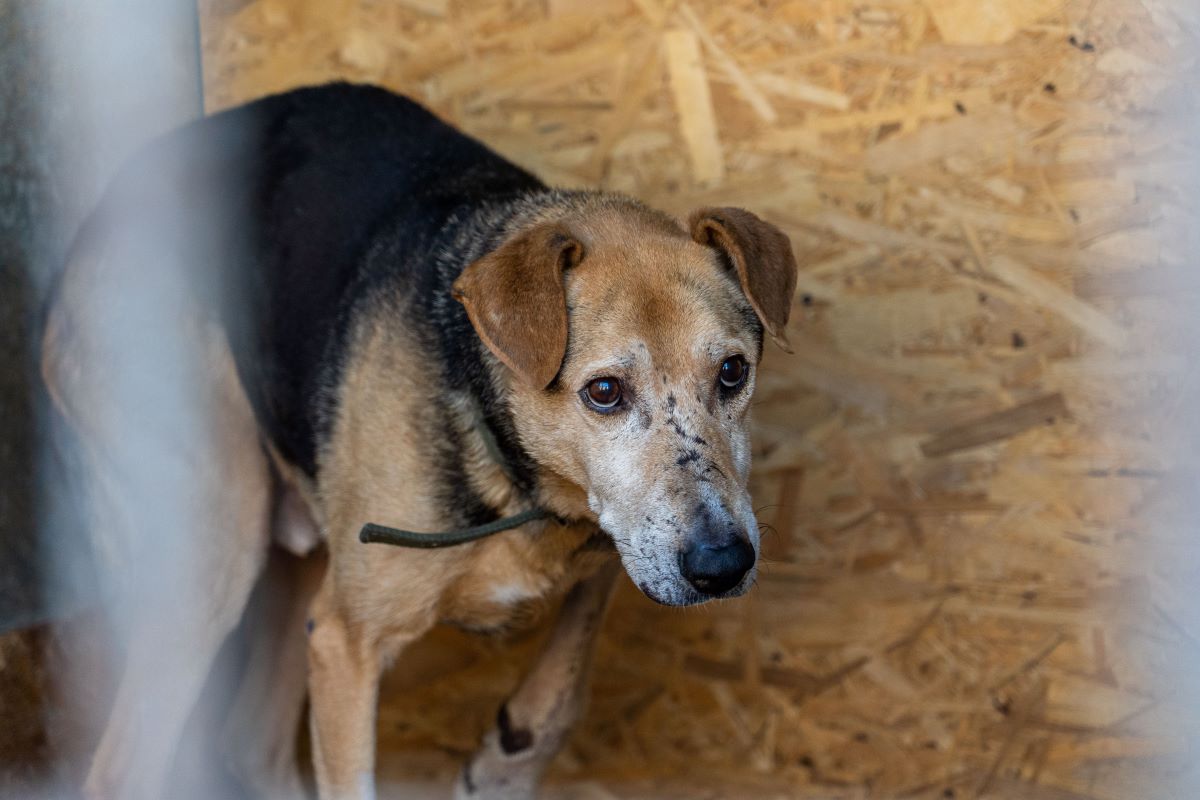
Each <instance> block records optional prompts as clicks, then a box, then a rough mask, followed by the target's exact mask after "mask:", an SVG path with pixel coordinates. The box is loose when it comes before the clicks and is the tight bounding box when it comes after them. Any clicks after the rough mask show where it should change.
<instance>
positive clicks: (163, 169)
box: [91, 84, 543, 476]
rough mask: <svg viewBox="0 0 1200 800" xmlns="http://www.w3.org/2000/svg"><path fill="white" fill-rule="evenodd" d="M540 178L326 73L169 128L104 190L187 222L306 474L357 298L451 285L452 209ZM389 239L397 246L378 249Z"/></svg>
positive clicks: (152, 219) (196, 268)
mask: <svg viewBox="0 0 1200 800" xmlns="http://www.w3.org/2000/svg"><path fill="white" fill-rule="evenodd" d="M541 188H543V187H542V184H541V183H540V182H538V180H537V179H536V178H534V177H533V176H532V175H530V174H529V173H527V172H525V171H524V170H521V169H520V168H518V167H516V166H514V165H513V164H511V163H509V162H508V161H506V160H504V159H503V158H501V157H500V156H498V155H496V154H495V153H493V152H492V151H491V150H489V149H488V148H486V147H485V146H483V145H482V144H480V143H479V142H477V141H475V140H474V139H471V138H469V137H467V136H465V135H463V134H461V133H459V132H458V131H456V130H455V129H454V128H452V127H450V126H448V125H446V124H445V123H443V122H441V121H439V120H438V119H437V118H436V117H434V116H433V115H432V114H430V113H429V112H428V111H426V110H425V109H424V108H422V107H421V106H419V105H418V104H416V103H414V102H412V101H410V100H408V99H406V98H403V97H400V96H398V95H394V94H391V93H389V92H387V91H385V90H382V89H378V88H374V87H368V86H355V85H349V84H330V85H327V86H322V87H316V88H308V89H299V90H295V91H292V92H287V93H285V94H281V95H275V96H272V97H267V98H264V99H262V100H259V101H256V102H253V103H250V104H248V105H245V106H241V107H238V108H235V109H232V110H229V111H226V112H223V113H219V114H216V115H214V116H212V117H208V118H206V119H203V120H200V121H198V122H196V123H194V124H192V125H190V126H188V127H186V128H184V129H182V130H180V131H177V132H175V133H173V134H170V135H168V136H166V137H163V139H161V140H159V141H158V142H157V143H156V144H154V145H153V146H152V147H151V148H149V150H148V151H147V152H146V153H144V154H143V155H142V156H141V157H139V158H138V159H135V160H134V161H133V162H132V163H131V164H130V165H129V166H128V167H127V168H126V169H125V170H124V173H123V175H122V176H120V177H119V178H118V180H117V181H116V182H115V183H114V187H113V189H112V190H111V191H110V195H109V198H108V199H107V200H106V205H107V206H108V207H109V209H108V212H107V214H108V215H111V214H112V213H113V212H114V209H116V210H118V211H117V213H124V214H125V215H126V216H125V217H119V218H118V219H117V222H118V224H128V217H129V215H136V216H137V218H138V219H139V220H140V221H141V223H142V224H143V225H145V226H148V227H152V226H155V225H159V226H171V227H173V228H175V229H176V234H175V237H174V238H175V239H176V241H177V242H180V243H181V247H182V252H181V253H178V254H176V256H177V257H180V256H181V259H180V260H181V261H182V263H181V264H180V266H181V268H182V269H183V270H185V271H186V272H188V273H189V274H190V275H191V276H192V277H189V278H188V280H189V281H192V280H193V278H194V277H195V276H196V275H200V276H201V279H200V280H199V282H198V283H192V284H190V285H194V286H196V287H197V288H198V290H199V291H200V292H201V293H202V294H204V295H207V296H208V299H209V300H211V301H212V303H213V305H210V306H209V307H211V308H214V309H218V308H219V313H220V315H221V319H222V322H223V325H224V327H225V329H226V331H227V333H228V336H229V340H230V345H231V347H232V350H233V353H234V357H235V360H236V363H237V368H238V372H239V375H240V377H241V380H242V383H243V385H244V387H245V389H246V392H247V394H248V396H249V398H250V402H251V404H252V405H253V407H254V410H255V413H256V414H257V416H258V418H259V421H260V423H261V424H262V425H263V427H264V429H265V431H266V433H267V434H268V436H270V438H271V439H272V441H273V442H274V444H275V446H276V447H277V449H278V450H279V452H280V454H281V455H282V456H284V457H285V458H286V459H288V460H289V461H291V462H292V463H294V464H296V465H297V466H299V467H300V468H302V469H303V470H304V471H305V472H306V473H308V474H309V475H310V476H311V475H314V474H315V472H316V461H317V449H318V446H319V441H320V439H321V438H322V434H323V432H322V431H321V430H319V427H320V425H321V424H322V423H321V419H322V416H323V415H322V413H321V410H320V409H321V406H322V403H323V402H324V400H323V399H322V394H323V392H325V391H326V387H327V386H328V385H329V384H330V383H331V382H336V380H337V376H336V371H337V370H338V368H339V365H340V363H341V359H342V352H341V351H342V349H343V348H344V347H345V344H346V337H347V334H348V332H349V325H350V321H351V319H352V317H353V315H354V313H355V309H356V304H357V303H359V302H361V301H362V299H363V298H365V297H370V296H371V295H372V294H373V293H374V292H376V291H377V289H379V288H380V287H381V286H386V285H395V284H396V283H397V282H401V283H403V284H406V285H407V286H408V287H409V289H410V290H411V291H417V292H420V293H422V294H425V295H430V294H437V295H439V296H440V295H442V294H445V295H447V297H448V292H449V282H448V281H450V280H453V276H452V275H448V274H445V270H444V269H440V270H439V268H438V266H437V263H436V261H437V258H436V256H437V254H438V252H439V251H440V250H443V249H444V246H445V244H446V243H447V240H448V239H449V238H452V237H453V235H454V234H455V230H454V228H455V222H456V221H462V220H466V219H468V218H470V217H471V215H472V214H473V213H474V212H475V211H476V210H478V208H479V207H480V206H482V205H483V204H485V203H490V204H495V203H498V202H500V203H503V202H504V201H505V200H506V199H509V200H511V199H515V198H517V197H519V196H521V195H525V194H528V193H529V192H531V191H537V190H539V189H541ZM105 216H106V214H105V213H104V212H103V210H102V213H101V214H99V215H98V218H101V219H102V218H104V217H105ZM91 224H92V225H93V226H94V225H96V224H99V223H98V222H96V221H95V220H94V221H93V223H91ZM381 249H384V250H387V251H389V252H388V253H387V254H385V256H386V257H379V256H378V255H376V256H375V257H369V256H370V255H371V252H372V251H373V250H374V251H377V252H378V251H380V250H381ZM461 266H462V265H458V268H461ZM443 284H444V285H443ZM452 305H454V306H457V304H452ZM462 316H463V319H462V320H461V321H460V322H461V323H462V324H465V315H462ZM472 338H473V337H472Z"/></svg>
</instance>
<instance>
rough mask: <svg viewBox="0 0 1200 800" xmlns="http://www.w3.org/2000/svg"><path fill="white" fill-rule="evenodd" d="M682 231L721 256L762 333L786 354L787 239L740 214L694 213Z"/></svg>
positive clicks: (790, 263)
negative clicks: (727, 261)
mask: <svg viewBox="0 0 1200 800" xmlns="http://www.w3.org/2000/svg"><path fill="white" fill-rule="evenodd" d="M688 228H689V229H690V230H691V232H692V238H693V239H695V240H696V241H697V242H699V243H700V244H703V245H707V246H709V247H715V248H717V249H718V250H720V251H722V252H723V253H724V254H725V256H726V257H727V258H728V259H729V262H730V265H731V266H732V267H733V269H734V270H735V271H736V272H737V277H738V281H739V282H740V283H741V285H742V292H744V293H745V295H746V299H747V300H749V301H750V305H751V306H752V307H753V308H754V312H755V313H756V314H758V318H759V320H760V321H761V322H762V324H763V327H764V328H765V329H766V331H767V333H769V334H770V335H771V338H772V339H774V340H775V343H776V344H778V345H779V346H780V347H782V348H783V349H784V350H786V351H788V352H789V353H790V352H792V348H791V346H790V345H789V344H788V340H787V331H786V328H787V321H788V314H789V313H790V312H791V310H792V295H793V294H794V293H795V291H796V257H795V256H794V255H793V254H792V243H791V242H790V241H789V240H788V237H787V235H786V234H785V233H784V232H783V231H781V230H779V228H776V227H775V226H774V225H772V224H770V223H768V222H763V221H762V220H761V219H759V218H758V217H756V216H755V215H754V214H751V213H750V212H749V211H746V210H745V209H741V208H701V209H697V210H696V211H693V212H692V216H691V217H690V218H689V219H688Z"/></svg>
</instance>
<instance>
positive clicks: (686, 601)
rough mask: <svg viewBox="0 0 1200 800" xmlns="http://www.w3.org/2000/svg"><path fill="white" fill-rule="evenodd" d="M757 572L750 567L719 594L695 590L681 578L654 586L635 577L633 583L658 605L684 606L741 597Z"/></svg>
mask: <svg viewBox="0 0 1200 800" xmlns="http://www.w3.org/2000/svg"><path fill="white" fill-rule="evenodd" d="M757 572H758V569H757V567H755V568H753V569H751V570H750V572H748V573H747V574H746V576H745V577H744V578H742V580H741V582H740V583H738V585H737V586H734V587H733V588H731V589H728V590H726V591H724V592H721V593H719V594H705V593H704V592H700V591H697V590H696V589H694V588H693V587H692V586H690V585H689V584H688V582H687V581H685V580H683V579H679V580H677V581H674V582H672V583H670V584H667V585H666V586H662V585H657V586H656V585H654V584H651V583H650V582H649V581H641V580H637V579H636V578H635V579H634V583H635V584H636V585H637V587H638V589H639V590H640V591H641V593H642V594H644V595H645V596H646V597H648V598H649V599H650V600H653V601H654V602H655V603H657V604H658V605H660V606H668V607H670V608H684V607H686V606H698V605H702V604H704V603H708V602H711V601H713V600H732V599H734V598H736V597H741V596H742V595H744V594H745V593H746V592H748V591H749V590H750V587H751V586H753V585H754V580H755V575H756V574H757Z"/></svg>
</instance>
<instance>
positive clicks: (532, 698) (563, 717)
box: [455, 562, 619, 800]
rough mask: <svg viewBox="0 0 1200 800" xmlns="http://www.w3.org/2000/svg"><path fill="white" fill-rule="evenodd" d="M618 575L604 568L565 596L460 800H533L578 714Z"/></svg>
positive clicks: (463, 781)
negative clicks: (539, 650)
mask: <svg viewBox="0 0 1200 800" xmlns="http://www.w3.org/2000/svg"><path fill="white" fill-rule="evenodd" d="M618 569H619V564H617V563H615V562H614V563H612V564H609V565H606V566H605V567H603V568H602V569H601V570H600V571H599V572H598V573H596V574H595V575H593V576H592V577H590V578H588V579H586V580H584V581H581V582H580V583H578V584H576V585H575V587H574V588H573V589H572V590H571V592H570V593H569V594H568V595H567V598H566V600H564V601H563V606H562V610H561V611H559V615H558V619H557V620H556V622H555V624H554V630H553V631H552V632H551V634H550V639H549V640H548V641H547V642H546V645H545V649H544V650H543V651H542V653H541V655H540V656H539V657H538V660H537V662H536V663H535V664H534V666H533V669H532V670H531V671H530V672H529V674H528V675H526V676H525V679H524V680H523V681H522V682H521V685H520V687H518V689H517V691H516V693H515V694H514V695H513V696H512V697H511V698H509V700H508V702H506V703H505V704H504V705H503V706H501V707H500V713H499V714H498V715H497V720H496V728H495V729H493V730H492V731H490V732H489V733H488V734H487V735H486V736H485V737H484V739H483V744H482V746H481V747H480V749H479V750H478V751H477V752H476V753H475V755H474V756H473V757H472V758H471V760H470V761H468V762H467V764H466V765H465V766H464V767H463V769H462V772H461V773H460V775H459V779H458V784H457V786H456V787H455V797H456V798H458V800H476V799H477V798H486V800H508V799H509V798H512V800H517V798H530V797H533V796H534V793H535V791H536V790H537V785H538V781H539V780H540V779H541V776H542V773H543V772H544V771H545V769H546V767H547V766H548V765H549V764H550V761H551V760H552V759H553V758H554V755H555V754H556V753H557V752H558V750H559V748H560V747H561V746H562V743H563V742H564V741H565V740H566V737H567V734H568V733H569V732H570V730H571V726H572V725H573V724H574V722H575V720H576V719H577V718H578V716H579V714H580V713H581V712H582V710H583V706H584V701H585V699H586V696H587V686H588V683H587V677H588V671H589V666H590V663H591V657H592V651H593V649H594V644H595V637H596V633H597V632H598V631H599V629H600V625H601V623H602V622H603V619H604V613H605V611H606V609H607V607H608V599H609V596H610V594H611V592H612V586H613V580H614V578H615V577H616V575H617V572H618Z"/></svg>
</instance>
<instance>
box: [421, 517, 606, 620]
mask: <svg viewBox="0 0 1200 800" xmlns="http://www.w3.org/2000/svg"><path fill="white" fill-rule="evenodd" d="M613 557H615V555H614V551H613V549H612V546H611V544H610V543H609V542H608V540H607V538H606V537H603V536H602V535H601V534H598V533H596V532H595V530H594V529H593V528H591V527H590V526H570V527H564V526H560V525H556V524H553V523H551V524H550V525H547V526H546V527H545V529H544V530H542V531H541V532H538V533H530V532H526V531H524V530H517V531H511V532H508V533H505V534H500V535H498V536H495V537H493V538H491V539H489V540H487V541H485V542H483V543H481V544H480V545H478V546H477V547H476V548H475V549H474V551H473V552H472V554H471V556H470V559H469V561H468V563H467V565H466V568H465V570H464V572H463V573H462V575H461V577H460V578H459V579H458V580H457V581H455V583H454V584H453V585H452V586H451V587H450V589H449V590H448V591H447V592H446V594H445V595H444V596H443V602H442V608H443V612H442V617H443V620H444V621H446V622H449V623H452V624H455V625H458V626H460V627H463V628H468V629H471V630H479V631H495V630H504V629H511V628H518V627H523V626H525V625H529V624H531V623H533V622H535V621H536V620H537V619H538V618H539V617H540V616H541V615H542V613H543V612H544V611H545V610H546V609H547V608H549V607H550V606H551V605H552V604H553V603H554V601H555V600H557V599H558V598H559V597H561V596H562V595H563V593H565V592H566V591H567V590H568V589H570V588H571V586H573V585H574V584H575V583H576V582H578V581H580V580H582V579H583V578H586V577H588V576H589V575H591V574H592V573H593V572H595V571H596V570H597V569H599V568H600V566H602V565H603V564H604V563H605V562H606V561H607V560H609V559H611V558H613Z"/></svg>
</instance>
